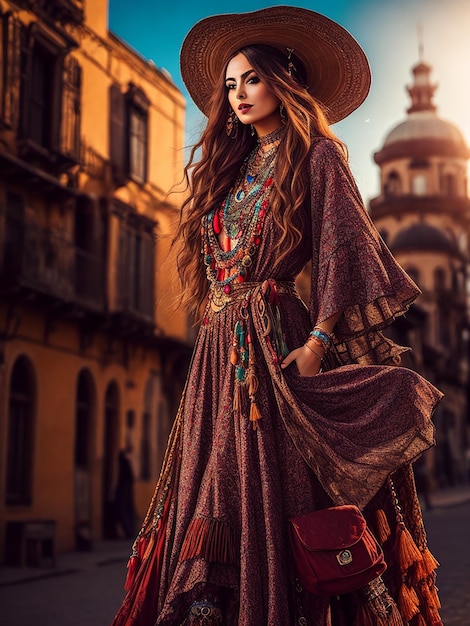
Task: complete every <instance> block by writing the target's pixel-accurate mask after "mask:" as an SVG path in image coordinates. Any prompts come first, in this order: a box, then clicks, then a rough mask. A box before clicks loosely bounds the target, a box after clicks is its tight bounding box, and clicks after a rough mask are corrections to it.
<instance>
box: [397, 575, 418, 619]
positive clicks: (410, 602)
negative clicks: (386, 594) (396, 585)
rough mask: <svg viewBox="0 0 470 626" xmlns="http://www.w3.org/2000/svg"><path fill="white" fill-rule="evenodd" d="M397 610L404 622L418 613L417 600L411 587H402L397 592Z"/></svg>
mask: <svg viewBox="0 0 470 626" xmlns="http://www.w3.org/2000/svg"><path fill="white" fill-rule="evenodd" d="M398 608H399V609H400V613H401V614H402V616H403V619H404V620H405V622H409V621H410V619H411V618H412V617H414V616H415V615H417V614H418V613H419V600H418V596H417V595H416V591H415V590H414V589H413V587H411V588H410V587H408V585H405V584H404V583H403V585H402V586H401V587H400V589H399V590H398Z"/></svg>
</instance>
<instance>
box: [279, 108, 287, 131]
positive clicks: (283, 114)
mask: <svg viewBox="0 0 470 626" xmlns="http://www.w3.org/2000/svg"><path fill="white" fill-rule="evenodd" d="M279 115H280V116H281V124H282V125H283V126H284V125H285V123H286V122H287V115H286V109H285V107H284V103H283V102H281V104H280V105H279Z"/></svg>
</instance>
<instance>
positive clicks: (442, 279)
mask: <svg viewBox="0 0 470 626" xmlns="http://www.w3.org/2000/svg"><path fill="white" fill-rule="evenodd" d="M445 288H446V272H445V270H444V269H443V268H442V267H437V268H436V269H435V270H434V289H435V290H436V291H437V292H441V291H444V289H445Z"/></svg>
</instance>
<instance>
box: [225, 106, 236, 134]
mask: <svg viewBox="0 0 470 626" xmlns="http://www.w3.org/2000/svg"><path fill="white" fill-rule="evenodd" d="M225 132H226V133H227V137H231V138H232V139H236V137H237V135H238V117H237V116H236V115H235V113H234V112H233V111H230V113H229V114H228V118H227V123H226V124H225Z"/></svg>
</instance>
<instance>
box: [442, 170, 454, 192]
mask: <svg viewBox="0 0 470 626" xmlns="http://www.w3.org/2000/svg"><path fill="white" fill-rule="evenodd" d="M441 184H442V194H443V195H444V196H455V195H456V194H457V181H456V180H455V176H454V174H444V176H443V177H442V183H441Z"/></svg>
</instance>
